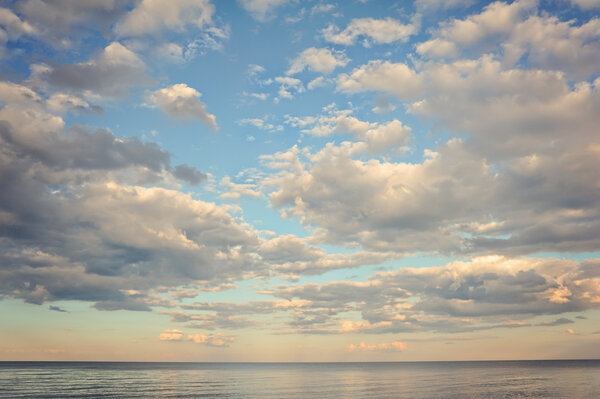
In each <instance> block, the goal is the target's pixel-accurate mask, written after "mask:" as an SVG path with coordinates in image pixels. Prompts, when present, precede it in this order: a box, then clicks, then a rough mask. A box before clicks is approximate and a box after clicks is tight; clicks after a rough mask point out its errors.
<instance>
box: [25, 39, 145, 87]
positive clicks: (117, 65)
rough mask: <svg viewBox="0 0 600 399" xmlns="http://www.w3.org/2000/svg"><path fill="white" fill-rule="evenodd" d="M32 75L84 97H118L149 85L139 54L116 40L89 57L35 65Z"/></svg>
mask: <svg viewBox="0 0 600 399" xmlns="http://www.w3.org/2000/svg"><path fill="white" fill-rule="evenodd" d="M38 70H39V72H38V73H34V74H33V75H32V79H35V80H40V81H43V82H45V83H47V84H49V85H50V86H53V87H56V88H58V89H59V90H64V91H67V92H68V93H70V94H75V95H80V96H83V97H90V98H95V97H108V98H120V97H123V96H125V94H126V93H127V91H128V89H130V88H132V87H135V86H141V85H148V84H150V83H152V79H151V78H149V77H148V76H147V75H146V73H145V64H144V62H143V61H142V60H141V58H140V57H139V56H138V55H137V54H136V53H134V52H133V51H131V50H129V49H128V48H127V47H125V46H123V45H122V44H121V43H119V42H112V43H111V44H109V45H108V46H106V48H104V50H102V51H101V52H100V53H98V54H97V55H95V56H94V57H92V58H91V59H90V60H89V61H87V62H83V63H78V64H54V65H46V66H42V68H38Z"/></svg>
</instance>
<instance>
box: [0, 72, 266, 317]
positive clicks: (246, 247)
mask: <svg viewBox="0 0 600 399" xmlns="http://www.w3.org/2000/svg"><path fill="white" fill-rule="evenodd" d="M3 87H5V88H6V90H2V99H1V101H3V102H8V101H10V103H8V104H7V105H5V106H4V107H3V108H2V109H1V110H0V119H1V120H2V122H1V123H0V188H1V189H0V247H1V250H0V253H1V254H2V255H1V256H0V257H1V259H0V265H2V267H1V268H0V269H1V271H0V274H1V276H0V280H1V281H2V282H1V283H0V294H1V295H3V296H4V297H13V298H20V299H23V300H25V301H27V302H31V303H37V304H41V303H43V302H45V301H56V300H82V301H91V302H94V303H95V306H96V307H97V308H98V309H105V310H112V309H132V310H149V309H150V308H151V307H153V306H171V305H170V302H169V301H168V300H165V299H164V298H162V297H160V296H159V295H158V294H156V293H155V292H154V291H155V290H158V288H159V287H167V288H175V287H177V286H179V285H183V284H203V283H204V282H206V281H219V282H220V283H223V282H227V281H228V279H230V278H235V277H236V276H237V277H241V276H243V275H245V274H246V273H250V274H251V273H254V272H255V271H258V270H259V269H260V268H261V266H259V264H257V263H256V261H257V260H258V259H259V255H257V254H256V253H255V252H256V249H257V248H258V246H259V244H260V240H259V238H258V233H257V232H255V231H254V230H253V229H252V228H251V227H249V226H248V225H246V224H245V223H243V222H242V221H241V220H238V219H234V218H233V217H232V216H231V215H230V214H229V210H230V209H229V208H227V207H220V206H217V205H215V204H212V203H207V202H203V201H199V200H195V199H192V198H191V196H190V195H187V194H183V193H181V192H179V191H176V190H174V189H171V188H169V186H171V185H172V184H173V183H174V180H175V179H181V180H186V181H188V182H189V183H190V184H195V183H198V182H200V181H201V180H202V179H203V178H204V177H205V176H204V175H203V174H202V173H200V172H199V171H197V170H196V169H195V168H193V167H191V166H188V165H185V164H183V165H179V166H176V167H174V168H172V167H171V166H170V156H169V154H168V153H167V152H166V151H164V150H163V149H161V148H160V147H159V146H157V145H156V144H153V143H142V142H140V141H139V140H137V139H135V138H116V137H115V136H114V135H113V134H112V133H111V132H110V131H108V130H103V129H100V130H97V131H94V132H89V131H87V130H85V129H83V128H81V127H78V126H71V127H70V131H69V132H68V133H67V132H65V131H64V126H65V123H64V121H63V120H62V118H61V117H60V116H56V115H53V114H50V113H48V110H47V109H46V108H45V107H46V103H45V101H44V99H43V97H42V96H40V95H39V94H37V93H35V92H33V91H32V90H30V89H28V88H25V87H21V86H19V85H17V84H13V83H10V84H9V83H6V82H5V83H3ZM257 266H258V267H257ZM230 267H231V268H230ZM234 269H235V270H234ZM230 272H232V273H231V274H230ZM163 289H164V288H163Z"/></svg>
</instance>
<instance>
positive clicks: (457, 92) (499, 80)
mask: <svg viewBox="0 0 600 399" xmlns="http://www.w3.org/2000/svg"><path fill="white" fill-rule="evenodd" d="M384 82H393V83H391V84H388V85H387V86H386V85H385V84H384ZM405 82H407V83H408V84H412V85H413V86H412V87H411V86H406V85H403V83H405ZM598 82H599V81H594V82H592V83H587V82H581V83H579V84H577V85H575V86H574V87H573V86H571V85H570V84H569V82H568V81H567V80H566V79H565V76H564V75H563V74H562V73H560V72H556V71H543V70H530V69H519V68H512V69H505V68H504V67H503V65H502V63H501V62H500V61H497V60H495V59H494V58H493V57H492V56H483V57H481V58H479V59H476V60H459V61H455V62H452V63H448V64H445V63H437V62H430V63H426V64H424V65H423V66H422V67H421V70H420V71H416V70H414V69H411V68H409V67H408V66H407V65H405V64H402V63H398V64H392V63H389V62H385V63H382V62H379V61H376V62H370V63H369V64H366V65H363V66H361V67H359V68H357V69H355V70H354V71H353V72H352V73H350V74H341V75H340V76H339V78H338V89H339V90H342V91H346V92H348V93H355V92H360V91H379V92H384V93H389V94H393V95H395V96H397V97H398V98H399V99H401V100H409V101H413V102H411V103H410V104H409V105H408V110H409V112H412V113H414V114H417V115H419V116H422V117H426V118H430V119H431V120H435V121H438V122H442V123H443V124H444V125H445V126H446V127H448V128H449V129H451V130H452V131H460V132H466V133H468V134H470V135H471V136H472V137H471V139H472V140H473V141H474V142H476V144H477V146H479V147H481V149H482V150H483V151H484V152H483V153H484V154H485V156H486V157H489V158H499V157H505V156H519V155H526V154H531V153H532V152H536V153H537V152H540V151H547V150H549V146H548V145H547V144H543V143H541V142H542V141H543V142H545V143H548V142H549V141H552V142H554V144H553V146H557V145H558V143H559V142H560V144H561V145H565V146H567V148H568V147H570V144H569V143H570V142H571V141H573V140H575V141H576V142H578V143H579V144H578V146H581V145H582V143H583V144H584V147H585V146H586V145H589V144H590V142H594V141H595V139H594V135H593V134H592V132H593V131H594V128H593V126H595V125H597V123H598V115H597V113H595V112H593V111H592V109H593V107H595V106H597V103H598V101H599V97H598ZM414 100H416V101H414ZM565 131H569V132H572V133H573V134H572V136H570V138H569V140H568V141H567V140H564V138H565V135H564V132H565Z"/></svg>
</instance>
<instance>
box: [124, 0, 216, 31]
mask: <svg viewBox="0 0 600 399" xmlns="http://www.w3.org/2000/svg"><path fill="white" fill-rule="evenodd" d="M214 12H215V6H214V5H213V4H212V3H211V1H210V0H174V1H169V2H168V3H165V2H163V1H160V0H142V1H140V2H139V4H137V5H136V7H135V8H134V9H133V10H131V11H130V12H129V13H127V14H126V15H125V16H124V17H123V18H122V19H121V20H120V21H119V22H118V23H117V25H116V26H115V32H116V33H117V34H118V35H121V36H140V35H148V34H150V35H154V34H160V33H161V32H163V31H165V30H174V31H183V30H184V29H185V28H186V27H187V26H188V25H195V26H196V27H198V28H203V27H205V26H206V25H210V24H211V23H212V16H213V14H214Z"/></svg>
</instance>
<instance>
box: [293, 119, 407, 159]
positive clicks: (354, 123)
mask: <svg viewBox="0 0 600 399" xmlns="http://www.w3.org/2000/svg"><path fill="white" fill-rule="evenodd" d="M286 123H287V124H288V125H290V126H293V127H300V128H301V131H302V132H303V133H308V134H312V135H314V136H328V135H331V134H334V133H349V134H352V135H353V136H354V137H356V138H357V139H359V140H362V141H364V142H366V143H367V148H368V150H369V151H370V152H371V153H380V152H383V151H386V150H398V149H406V147H407V146H408V145H409V144H410V143H411V141H412V134H411V129H410V128H409V127H407V126H404V125H403V124H402V123H401V122H400V121H399V120H396V119H395V120H393V121H390V122H388V123H381V124H380V123H374V122H372V123H371V122H364V121H361V120H359V119H357V118H356V117H354V116H352V111H351V110H337V109H335V108H333V109H330V110H328V112H327V113H326V114H324V115H319V116H317V117H305V118H298V117H288V118H287V120H286ZM355 148H356V150H357V151H358V150H359V147H355Z"/></svg>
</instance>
